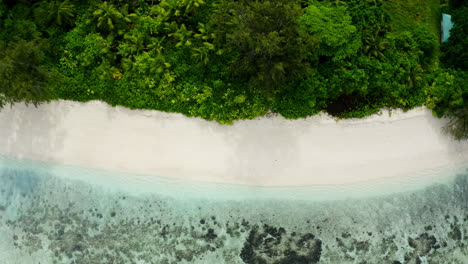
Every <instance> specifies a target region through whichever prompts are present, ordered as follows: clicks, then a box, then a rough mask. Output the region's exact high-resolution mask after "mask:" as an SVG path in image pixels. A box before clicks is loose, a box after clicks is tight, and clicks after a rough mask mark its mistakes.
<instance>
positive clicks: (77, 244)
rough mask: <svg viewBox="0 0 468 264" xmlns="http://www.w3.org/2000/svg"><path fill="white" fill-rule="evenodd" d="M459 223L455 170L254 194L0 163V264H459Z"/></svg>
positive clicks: (461, 212)
mask: <svg viewBox="0 0 468 264" xmlns="http://www.w3.org/2000/svg"><path fill="white" fill-rule="evenodd" d="M130 176H131V177H132V179H134V180H132V181H128V180H127V179H128V178H129V177H130ZM428 179H429V180H428ZM91 183H92V184H91ZM467 220H468V173H467V172H466V170H465V169H460V168H457V169H453V170H449V171H448V170H446V171H444V172H442V171H432V172H429V171H428V172H421V173H420V174H418V175H408V176H406V177H401V178H400V179H397V180H393V181H392V179H386V180H382V181H380V182H365V183H359V184H354V185H350V186H348V185H347V186H307V187H301V188H261V187H252V186H251V187H246V186H237V185H223V184H208V183H203V184H202V183H195V182H181V181H174V180H170V179H165V178H162V177H147V176H145V175H131V174H125V173H115V172H108V171H101V170H94V169H86V168H79V167H73V166H63V165H59V164H53V163H44V162H34V161H24V160H15V159H11V158H6V157H2V158H0V259H1V260H2V261H0V263H6V264H10V263H34V264H37V263H42V264H43V263H267V264H269V263H272V264H276V263H278V264H279V263H395V264H396V263H467V261H466V260H467V259H468V240H467V237H468V235H467V234H468V221H467Z"/></svg>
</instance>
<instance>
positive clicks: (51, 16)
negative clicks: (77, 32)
mask: <svg viewBox="0 0 468 264" xmlns="http://www.w3.org/2000/svg"><path fill="white" fill-rule="evenodd" d="M34 17H35V20H36V21H37V23H38V24H41V25H50V24H52V23H55V24H57V25H59V26H61V25H66V24H71V23H72V21H73V18H74V17H75V6H74V5H73V4H71V3H70V1H69V0H65V1H41V2H39V4H38V5H37V7H36V8H35V9H34Z"/></svg>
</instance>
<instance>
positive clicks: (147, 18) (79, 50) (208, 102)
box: [0, 0, 466, 124]
mask: <svg viewBox="0 0 468 264" xmlns="http://www.w3.org/2000/svg"><path fill="white" fill-rule="evenodd" d="M33 3H36V4H33ZM416 3H417V5H420V6H418V7H417V10H419V11H416V12H420V11H421V12H420V13H419V15H418V14H416V13H414V12H413V13H411V14H412V15H411V16H409V15H408V12H410V10H411V8H409V7H415V5H416ZM434 3H435V0H430V1H422V0H411V1H396V0H381V1H377V0H376V1H373V0H371V1H368V0H346V1H334V0H333V1H332V0H330V1H327V0H325V1H314V0H310V1H308V2H307V1H304V0H292V1H291V0H258V1H250V0H238V1H231V0H159V1H143V0H141V1H124V0H109V1H76V0H75V1H72V0H65V1H55V0H42V1H26V0H23V1H18V2H17V3H11V4H9V5H2V4H3V2H0V29H1V30H0V41H1V43H2V44H1V45H2V48H1V49H0V53H1V54H2V55H1V56H0V59H1V62H2V63H3V64H1V65H3V66H0V67H3V68H1V69H0V72H1V74H2V78H4V79H5V80H7V81H6V82H4V83H2V85H3V86H2V90H1V91H0V94H1V96H2V98H3V99H2V100H3V101H2V102H13V101H20V100H26V101H28V102H40V101H42V100H45V99H47V98H50V97H51V96H55V97H57V98H63V99H72V100H78V101H87V100H103V101H106V102H108V103H110V104H112V105H123V106H127V107H129V108H145V109H157V110H162V111H167V112H178V113H183V114H185V115H187V116H199V117H202V118H205V119H208V120H216V121H218V122H221V123H227V124H229V123H232V122H233V121H234V120H237V119H246V118H254V117H256V116H259V115H264V114H265V113H267V112H269V111H270V112H276V113H279V114H281V115H283V116H285V117H287V118H300V117H306V116H309V115H313V114H316V113H318V112H320V111H328V112H329V113H331V114H333V115H335V116H338V117H343V118H348V117H363V116H366V115H369V114H372V113H375V112H376V111H378V109H380V108H381V107H390V108H397V107H399V108H404V109H409V108H412V107H414V106H417V105H421V104H423V103H424V102H426V103H427V104H428V105H430V106H431V107H432V108H434V109H435V111H436V112H442V113H443V115H452V116H455V115H456V116H460V113H462V112H463V111H461V110H459V109H464V108H463V107H465V105H466V104H465V102H466V98H465V97H464V96H465V95H464V94H465V92H464V90H463V89H464V88H454V87H462V86H460V85H459V84H460V82H461V81H460V80H461V79H463V78H466V76H465V75H463V74H461V73H452V72H450V71H442V72H445V73H447V74H448V75H444V74H445V73H442V72H440V71H438V65H439V64H438V60H437V59H438V52H439V51H438V48H439V47H438V42H437V37H436V36H437V35H438V32H437V31H434V28H433V25H437V24H438V23H439V17H438V16H437V15H438V14H436V13H437V12H438V10H439V8H438V7H437V8H436V7H435V5H434ZM426 11H427V12H429V13H427V12H426ZM434 14H436V15H434ZM455 17H456V15H455ZM459 17H461V16H459ZM405 23H407V25H405ZM458 25H459V26H458V28H454V31H453V32H454V35H453V39H452V38H451V40H453V41H452V42H451V45H452V46H450V47H449V46H446V47H444V51H446V55H445V57H444V61H446V62H448V61H449V60H450V61H451V62H450V63H452V61H455V60H458V62H455V63H454V64H456V65H458V66H457V67H464V66H463V65H462V59H461V58H463V57H462V56H461V58H456V54H459V52H460V47H462V46H463V44H464V42H463V39H464V37H463V34H464V33H460V32H463V30H464V29H463V30H461V28H464V27H460V26H461V25H464V24H463V22H460V23H458ZM44 39H47V41H44ZM458 40H460V41H458ZM47 43H49V44H50V45H49V46H48V45H46V44H47ZM33 46H34V47H33ZM26 65H27V67H26ZM460 65H461V66H460ZM22 67H25V68H22ZM434 71H436V72H437V73H436V74H434V73H433V72H434ZM52 73H54V74H52ZM450 76H453V78H454V79H453V80H452V82H453V84H452V85H448V86H447V85H446V86H443V85H441V83H444V82H443V80H445V81H446V82H450V80H451V77H450ZM2 80H3V79H2ZM52 80H60V82H51V81H52ZM31 87H34V89H32V88H31ZM37 88H39V89H37ZM46 88H49V89H46ZM460 89H461V90H460ZM460 91H463V92H460ZM460 93H461V94H462V95H460ZM460 96H461V97H460ZM460 98H462V103H460V102H461V101H460V100H461V99H460ZM442 109H445V110H442ZM457 120H463V119H457ZM457 122H458V121H457ZM457 124H458V123H457Z"/></svg>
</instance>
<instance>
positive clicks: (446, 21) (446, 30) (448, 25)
mask: <svg viewBox="0 0 468 264" xmlns="http://www.w3.org/2000/svg"><path fill="white" fill-rule="evenodd" d="M440 25H441V32H442V36H441V41H442V42H447V41H448V39H449V37H450V29H452V27H453V22H452V16H451V15H448V14H443V13H442V21H441V22H440Z"/></svg>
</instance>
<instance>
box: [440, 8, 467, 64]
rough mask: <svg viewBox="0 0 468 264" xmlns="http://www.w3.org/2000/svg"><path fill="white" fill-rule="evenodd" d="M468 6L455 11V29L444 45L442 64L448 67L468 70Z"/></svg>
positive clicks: (453, 17)
mask: <svg viewBox="0 0 468 264" xmlns="http://www.w3.org/2000/svg"><path fill="white" fill-rule="evenodd" d="M467 17H468V4H467V6H465V7H462V8H460V9H457V10H454V11H453V16H452V20H453V22H454V26H453V28H452V29H451V30H450V38H449V41H448V42H447V43H444V44H442V47H441V49H442V52H443V56H442V58H441V60H442V62H443V63H444V64H445V65H446V67H454V68H458V69H462V70H465V71H466V70H468V50H467V47H468V19H467Z"/></svg>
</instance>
